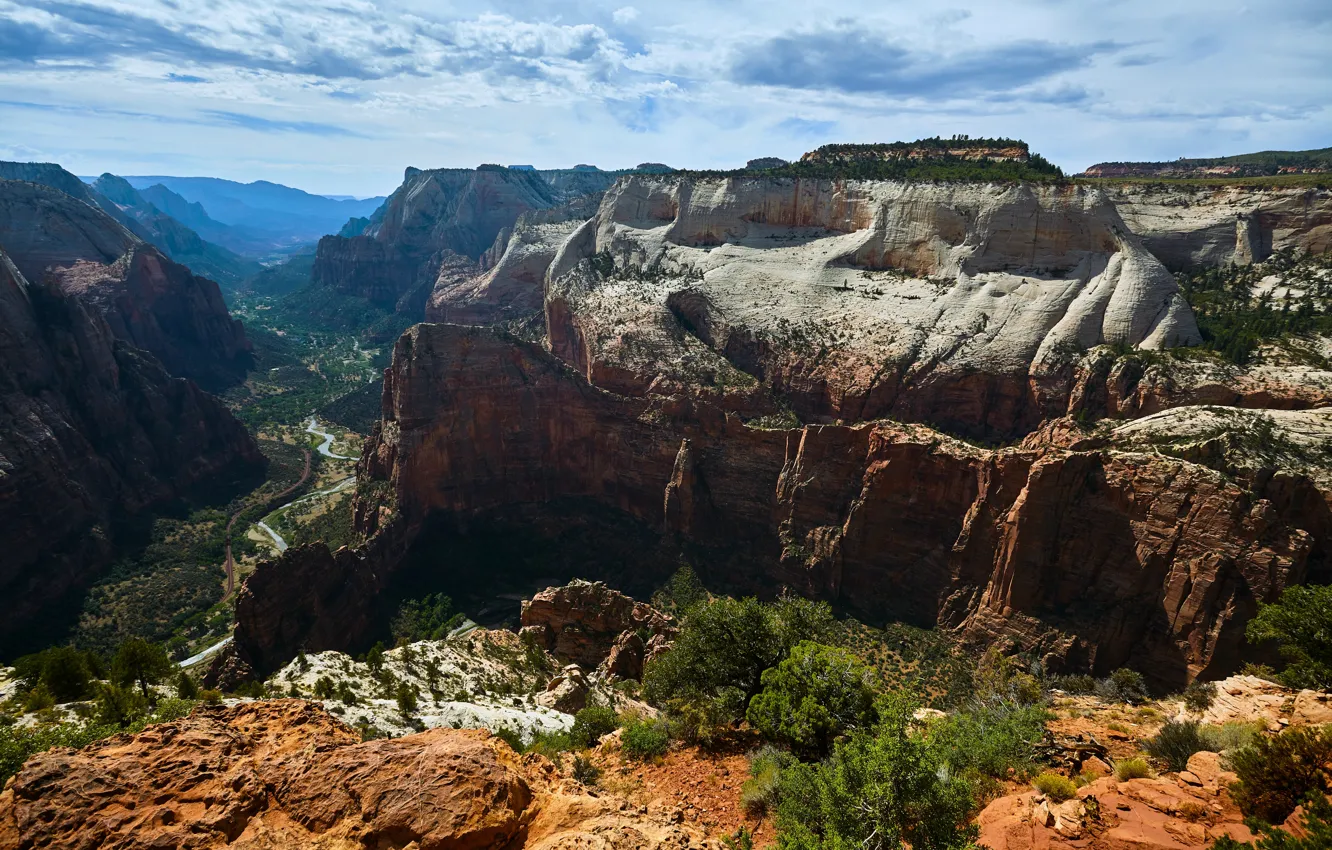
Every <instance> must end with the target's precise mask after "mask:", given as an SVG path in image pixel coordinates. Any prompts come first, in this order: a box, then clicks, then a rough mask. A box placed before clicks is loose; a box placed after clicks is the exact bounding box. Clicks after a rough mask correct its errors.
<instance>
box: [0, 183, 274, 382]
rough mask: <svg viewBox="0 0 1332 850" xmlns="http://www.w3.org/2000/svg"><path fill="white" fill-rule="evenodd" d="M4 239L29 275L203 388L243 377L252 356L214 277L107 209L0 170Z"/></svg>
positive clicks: (1, 238)
mask: <svg viewBox="0 0 1332 850" xmlns="http://www.w3.org/2000/svg"><path fill="white" fill-rule="evenodd" d="M0 247H2V248H3V249H4V250H5V251H6V253H7V254H8V255H9V256H10V257H11V259H12V261H13V263H14V265H15V266H16V267H17V268H18V270H19V271H20V272H21V273H22V274H23V275H24V276H25V277H26V278H28V280H30V281H33V282H42V281H44V280H47V279H49V280H51V281H52V282H53V283H54V285H55V286H58V287H59V288H61V289H63V290H64V291H66V292H68V293H69V294H71V295H73V296H74V297H76V298H78V299H79V300H81V301H82V302H83V303H85V304H87V305H89V306H90V307H93V308H95V309H96V310H97V311H98V312H100V313H101V314H102V316H103V317H104V318H105V319H106V321H107V322H108V324H109V325H110V327H111V329H112V331H113V332H114V333H115V334H116V335H117V337H119V338H120V339H123V340H124V341H126V342H128V343H130V344H131V345H133V346H135V347H137V348H141V349H143V350H144V351H147V352H149V353H151V354H152V355H153V356H155V357H157V359H158V360H160V361H161V362H162V365H163V366H165V367H166V369H167V371H169V372H171V373H172V374H174V375H179V376H182V377H187V378H192V379H194V380H195V381H197V382H198V383H199V384H200V385H201V386H203V387H205V388H207V389H213V390H217V389H222V388H224V387H227V386H231V385H234V384H236V383H239V382H241V381H243V380H244V379H245V374H246V371H247V370H248V369H249V368H250V366H251V364H252V361H253V357H252V355H251V346H250V342H249V340H248V339H246V337H245V331H244V328H243V327H242V326H241V323H240V322H239V321H237V320H234V319H232V318H231V316H230V314H229V313H228V311H227V308H226V304H225V302H224V301H223V300H222V294H221V291H220V290H219V289H218V286H217V284H216V283H215V282H213V281H212V280H209V279H207V278H203V277H199V276H198V275H195V274H193V273H192V272H191V271H190V270H189V269H188V268H187V267H185V266H182V265H180V264H179V263H175V262H173V261H171V260H170V259H168V258H167V257H165V256H164V255H163V254H162V252H161V251H159V250H157V249H156V248H155V247H153V246H152V245H149V244H147V243H145V242H143V241H142V240H140V239H139V238H138V237H136V236H135V235H134V234H133V233H131V232H129V230H127V229H126V228H125V227H123V226H121V225H120V224H119V223H117V222H116V221H115V220H113V219H112V218H111V217H110V216H108V215H107V214H106V213H105V212H103V211H102V210H101V209H99V208H97V207H94V206H90V205H89V204H87V203H85V202H83V201H81V200H79V199H77V198H75V197H73V196H71V195H68V194H65V193H64V192H61V191H58V190H56V189H53V188H50V187H49V186H45V185H39V184H36V183H26V182H18V181H10V180H0Z"/></svg>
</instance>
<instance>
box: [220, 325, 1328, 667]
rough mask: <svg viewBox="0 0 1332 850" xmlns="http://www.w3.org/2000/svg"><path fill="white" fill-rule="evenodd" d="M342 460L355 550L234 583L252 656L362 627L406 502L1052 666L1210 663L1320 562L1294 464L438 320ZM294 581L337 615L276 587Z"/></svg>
mask: <svg viewBox="0 0 1332 850" xmlns="http://www.w3.org/2000/svg"><path fill="white" fill-rule="evenodd" d="M358 474H359V475H360V476H361V478H362V480H363V481H365V482H384V483H385V485H387V487H388V488H389V489H388V491H387V493H388V495H385V491H383V490H381V489H376V488H375V487H371V488H367V489H366V491H365V492H364V493H363V494H362V495H361V496H360V497H358V507H357V521H358V524H359V527H360V529H361V530H362V531H363V532H364V533H366V534H368V535H370V536H371V538H372V540H375V541H376V546H378V547H379V548H378V549H376V548H374V547H371V548H370V549H367V550H364V551H362V552H360V553H355V552H353V550H342V551H340V552H338V553H336V554H329V553H328V552H327V551H326V550H320V549H319V548H318V547H316V548H315V549H313V550H303V551H297V552H289V553H287V555H285V556H284V557H283V559H282V560H280V561H278V562H276V563H274V564H271V565H268V564H266V565H263V566H261V567H260V569H259V571H258V572H257V573H256V574H255V576H254V577H253V578H252V579H251V580H250V582H249V583H247V584H253V585H254V589H253V591H252V592H248V593H243V594H242V596H241V599H240V601H239V602H238V606H237V617H238V631H237V645H238V646H239V647H242V648H243V649H244V650H245V652H246V653H247V654H248V655H249V658H250V659H251V660H252V662H256V663H257V667H259V668H260V669H261V672H267V671H268V670H269V669H271V667H272V664H273V663H274V660H275V659H280V658H281V657H282V656H283V655H284V654H285V653H287V652H294V651H295V649H296V648H297V647H298V646H300V645H304V646H306V648H307V649H309V650H314V649H323V648H329V647H330V646H332V645H337V644H339V643H341V642H345V641H347V640H349V639H353V636H352V634H351V632H352V631H356V630H362V629H365V628H368V623H367V620H368V614H367V612H368V611H369V610H370V606H372V605H373V604H374V603H373V599H374V597H375V594H376V592H377V587H376V586H374V585H373V584H365V585H363V582H371V581H372V578H371V577H373V581H374V582H378V583H379V584H380V586H382V583H383V582H384V581H386V580H388V574H389V573H391V571H392V569H393V568H394V565H395V563H396V561H395V553H400V552H401V551H404V550H405V548H406V547H407V546H408V545H410V542H411V540H412V539H413V537H414V536H415V535H416V534H418V533H419V532H420V531H421V530H422V529H424V528H426V527H428V526H429V525H430V524H431V523H432V522H437V521H439V520H440V519H441V518H447V517H454V518H459V517H462V518H465V517H471V516H482V515H484V514H485V513H486V512H487V511H492V510H496V509H502V508H505V507H508V506H512V505H515V504H523V503H530V504H541V503H548V502H551V501H554V500H557V499H563V498H568V497H579V498H584V499H591V500H594V501H597V502H599V503H601V504H604V505H606V506H608V507H612V508H614V509H616V510H619V511H622V512H624V513H627V514H629V515H631V516H633V517H635V518H637V519H638V520H640V521H641V522H642V523H644V524H646V525H648V526H650V527H653V528H657V529H660V530H661V533H662V535H663V540H664V541H675V543H674V544H669V545H687V546H689V547H691V549H692V551H695V552H696V553H700V554H701V557H700V558H699V560H698V561H697V563H698V564H699V565H700V569H701V570H702V571H703V572H704V574H705V576H708V575H710V577H711V578H712V579H713V580H717V581H718V582H719V583H721V584H723V585H725V586H728V587H730V588H733V589H736V590H739V591H749V592H760V593H763V594H770V593H772V592H775V591H776V589H777V588H780V587H783V586H785V587H789V588H791V589H793V590H795V591H797V592H800V593H804V594H807V595H810V596H815V597H819V598H825V599H829V600H831V601H833V602H834V603H835V604H837V605H838V606H840V607H842V608H844V609H848V610H851V611H854V612H856V613H857V614H859V615H860V616H862V617H865V618H867V619H870V620H872V621H882V620H884V619H898V620H904V621H907V622H912V623H916V624H919V625H922V626H934V625H942V626H948V627H953V628H956V629H958V630H959V633H960V634H961V635H962V636H963V637H964V638H965V639H967V640H970V641H974V642H976V643H978V644H981V643H986V644H988V643H997V644H999V645H1002V646H1005V647H1006V648H1008V649H1009V650H1012V651H1018V650H1022V651H1028V652H1032V653H1035V654H1037V655H1038V656H1040V657H1042V658H1043V660H1044V661H1045V662H1046V663H1047V664H1049V665H1050V667H1051V669H1056V670H1058V669H1065V670H1081V669H1090V670H1093V671H1096V672H1098V673H1103V672H1106V671H1108V670H1111V669H1114V668H1116V667H1119V666H1121V665H1123V664H1126V663H1129V662H1132V663H1134V664H1135V665H1136V666H1139V667H1140V668H1141V669H1143V670H1144V671H1145V672H1147V673H1148V674H1149V675H1150V676H1151V677H1152V678H1154V679H1155V680H1157V681H1158V682H1160V683H1161V684H1165V685H1171V686H1178V685H1180V684H1183V682H1185V681H1186V680H1188V679H1190V678H1192V677H1193V676H1195V675H1199V674H1203V673H1206V674H1207V675H1209V676H1210V675H1213V674H1219V673H1224V672H1228V671H1229V670H1230V669H1232V668H1234V667H1235V666H1236V665H1237V664H1238V663H1239V661H1240V658H1241V648H1242V643H1243V639H1242V634H1243V625H1244V623H1245V622H1246V620H1247V618H1248V617H1249V616H1251V615H1252V613H1253V611H1254V610H1255V607H1256V604H1257V602H1259V601H1269V600H1271V599H1273V598H1275V596H1276V595H1278V594H1279V593H1280V590H1281V589H1282V588H1283V587H1285V586H1287V585H1289V584H1292V583H1298V582H1301V581H1303V580H1304V579H1305V577H1306V575H1307V574H1308V571H1309V570H1310V569H1311V564H1313V565H1314V567H1315V568H1318V569H1321V568H1322V567H1321V566H1320V565H1321V564H1322V563H1323V562H1324V560H1325V558H1326V552H1325V542H1324V540H1323V537H1322V535H1323V534H1324V532H1325V530H1326V528H1327V513H1328V508H1327V504H1326V502H1325V501H1324V499H1323V497H1322V495H1321V494H1320V492H1319V491H1318V489H1317V488H1316V487H1315V486H1314V485H1313V484H1312V483H1311V482H1310V481H1309V480H1308V479H1306V478H1303V477H1301V476H1298V475H1290V474H1278V475H1275V476H1268V477H1267V478H1265V479H1263V480H1261V481H1253V482H1248V483H1241V482H1235V481H1232V480H1229V479H1228V478H1227V477H1226V476H1224V475H1222V474H1220V473H1218V472H1215V471H1213V470H1211V469H1208V468H1206V467H1203V466H1199V465H1197V464H1193V463H1188V462H1185V461H1181V460H1176V459H1172V458H1167V457H1162V456H1159V455H1153V454H1144V453H1139V452H1132V451H1121V450H1117V449H1111V448H1101V449H1096V450H1084V451H1073V450H1068V449H1063V448H1058V447H1054V446H1048V445H1047V446H1043V447H1040V448H1015V449H1003V450H986V449H979V448H976V447H974V446H970V445H967V444H965V443H961V442H959V441H957V440H954V439H952V438H949V437H946V436H944V435H942V434H939V433H938V432H935V431H932V430H930V429H927V428H923V427H919V426H906V425H898V424H894V423H888V422H877V423H866V424H861V425H854V426H850V425H822V426H819V425H811V426H804V427H801V428H788V429H770V428H760V427H754V426H750V425H746V424H744V423H743V422H742V421H741V420H740V418H739V417H738V416H736V415H735V414H730V413H727V412H726V411H724V410H722V409H720V408H718V407H717V406H716V405H714V404H712V403H711V402H708V401H704V400H699V399H691V398H688V397H685V396H676V397H671V398H633V397H627V396H621V395H617V394H613V393H610V392H606V391H604V390H601V389H598V388H597V387H594V386H592V385H591V384H589V383H588V382H587V380H586V378H585V377H584V376H582V375H580V374H578V373H577V372H574V371H572V370H570V369H568V368H567V366H566V365H565V364H564V363H562V362H561V361H559V360H558V359H557V358H555V357H553V356H552V355H551V354H549V353H548V352H546V351H544V350H543V349H542V348H541V347H539V346H536V345H533V344H531V343H526V342H522V341H519V340H517V339H516V338H513V337H510V336H508V335H506V334H503V333H500V332H496V331H492V330H487V329H479V328H463V327H458V326H450V325H420V326H417V327H415V328H412V329H411V330H410V331H408V332H407V334H405V335H404V336H403V337H402V339H401V340H400V341H399V343H398V346H397V348H396V350H395V353H394V364H393V367H392V368H391V369H390V370H389V371H388V373H387V375H386V379H385V411H384V421H383V423H382V424H381V425H380V427H379V428H378V429H377V431H376V433H375V435H374V436H373V437H372V438H371V440H370V441H369V442H368V443H367V445H366V448H365V452H364V454H363V457H362V461H361V464H360V469H359V472H358ZM371 493H378V495H374V496H372V495H369V494H371ZM387 541H393V542H392V543H391V544H389V543H388V542H387ZM307 562H309V563H307ZM720 564H725V565H726V567H725V572H724V573H723V574H717V573H711V574H710V573H709V571H710V570H715V569H717V567H716V566H715V565H720ZM293 571H295V572H296V573H297V574H299V575H300V576H301V577H302V578H301V580H300V581H297V582H294V583H291V586H288V583H287V582H283V581H282V577H283V576H287V577H290V576H291V575H292V574H293ZM358 577H359V578H358ZM284 588H285V590H284ZM367 588H369V589H370V592H366V590H367ZM293 594H296V595H295V596H293ZM307 597H308V598H309V599H317V600H318V606H319V609H320V610H322V611H324V612H330V611H337V612H338V617H337V622H338V629H336V630H334V629H331V628H327V627H323V626H320V625H319V624H318V620H319V619H320V618H316V617H311V616H310V611H309V610H307V609H310V607H311V604H310V603H309V602H308V601H307V602H306V603H304V604H293V602H294V601H295V600H296V599H298V598H300V599H306V598H307ZM298 612H299V613H298ZM302 623H304V627H302Z"/></svg>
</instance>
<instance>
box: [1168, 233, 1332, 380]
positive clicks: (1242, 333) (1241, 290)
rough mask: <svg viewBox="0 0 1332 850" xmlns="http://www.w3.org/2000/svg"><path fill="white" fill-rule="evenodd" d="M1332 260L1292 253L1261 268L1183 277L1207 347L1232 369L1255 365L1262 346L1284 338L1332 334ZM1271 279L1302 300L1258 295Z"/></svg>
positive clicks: (1219, 269)
mask: <svg viewBox="0 0 1332 850" xmlns="http://www.w3.org/2000/svg"><path fill="white" fill-rule="evenodd" d="M1329 269H1332V259H1329V258H1326V257H1320V256H1316V255H1310V256H1304V257H1296V255H1295V254H1294V252H1293V251H1290V250H1287V251H1282V252H1279V253H1276V254H1273V255H1272V256H1271V257H1269V258H1268V259H1267V260H1265V261H1264V262H1262V263H1256V264H1253V265H1247V266H1218V267H1215V268H1208V269H1200V270H1197V271H1192V272H1184V273H1181V274H1180V275H1178V280H1179V286H1180V290H1181V291H1182V292H1183V293H1184V297H1185V298H1186V299H1187V300H1188V302H1189V305H1190V306H1191V307H1193V313H1194V316H1195V317H1196V318H1197V320H1198V330H1199V332H1200V333H1201V334H1202V337H1203V347H1204V348H1207V349H1210V350H1212V351H1215V352H1217V353H1218V354H1220V355H1221V356H1223V357H1225V358H1226V359H1227V360H1230V361H1231V362H1233V363H1237V364H1240V365H1243V364H1245V363H1248V362H1249V361H1251V360H1252V359H1253V357H1254V354H1255V352H1256V351H1257V349H1258V347H1259V345H1261V344H1262V343H1264V342H1267V341H1270V340H1276V339H1280V338H1281V337H1284V336H1289V335H1298V334H1307V333H1322V334H1328V333H1332V313H1329V312H1328V306H1329V298H1332V276H1329V274H1328V270H1329ZM1268 275H1279V276H1280V277H1281V278H1282V280H1283V285H1285V286H1289V287H1293V288H1294V289H1296V290H1298V291H1299V292H1300V293H1302V294H1300V295H1298V296H1297V295H1294V294H1286V295H1284V296H1282V297H1281V298H1273V297H1272V296H1271V295H1266V294H1255V292H1256V290H1257V289H1258V285H1259V283H1260V282H1261V281H1262V280H1263V278H1265V277H1267V276H1268Z"/></svg>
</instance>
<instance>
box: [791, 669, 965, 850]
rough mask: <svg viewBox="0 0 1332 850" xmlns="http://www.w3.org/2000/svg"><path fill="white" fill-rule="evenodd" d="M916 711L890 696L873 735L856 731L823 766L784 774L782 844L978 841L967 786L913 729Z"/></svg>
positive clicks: (949, 845) (824, 849) (934, 845)
mask: <svg viewBox="0 0 1332 850" xmlns="http://www.w3.org/2000/svg"><path fill="white" fill-rule="evenodd" d="M915 707H916V706H915V704H914V702H913V701H911V700H910V699H908V698H906V697H905V696H903V695H901V694H892V695H890V696H888V697H887V698H885V699H884V701H883V702H882V703H880V706H879V723H878V724H877V725H876V726H875V728H874V731H873V732H872V733H870V732H855V733H853V734H852V735H851V738H850V739H849V740H848V741H845V742H840V743H838V744H837V745H836V747H835V748H834V750H833V754H832V756H831V757H830V758H828V759H827V760H826V761H823V762H820V763H818V764H803V763H799V762H797V763H794V764H792V765H790V766H789V767H788V768H787V769H786V770H784V771H783V772H782V783H781V792H780V793H781V800H780V802H779V803H778V807H777V834H778V845H779V846H780V847H782V848H784V850H796V848H799V849H800V850H815V848H817V850H841V848H858V847H881V848H897V847H901V846H902V845H903V844H909V845H910V846H911V847H912V848H913V850H953V848H960V847H963V846H965V845H966V844H967V842H968V841H969V840H971V839H972V838H973V837H974V836H975V828H974V827H972V826H970V825H969V824H968V820H969V817H970V815H971V814H972V812H973V810H974V806H975V804H974V800H973V795H972V788H971V785H970V784H969V783H967V782H966V781H964V780H962V779H960V778H958V777H957V776H955V775H953V774H951V773H950V772H949V771H948V770H947V767H946V765H945V763H944V762H943V760H942V758H941V756H940V754H939V752H938V751H937V750H936V749H935V748H934V747H931V746H930V744H929V742H927V741H926V740H924V739H923V738H922V737H921V736H920V735H919V734H918V733H916V732H915V731H913V727H914V725H915V724H914V723H913V721H912V711H913V710H914V709H915Z"/></svg>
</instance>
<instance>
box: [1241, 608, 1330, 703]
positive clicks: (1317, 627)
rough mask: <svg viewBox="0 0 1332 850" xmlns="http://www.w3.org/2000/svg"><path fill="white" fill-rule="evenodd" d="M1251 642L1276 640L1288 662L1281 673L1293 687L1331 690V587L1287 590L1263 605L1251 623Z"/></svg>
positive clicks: (1249, 636)
mask: <svg viewBox="0 0 1332 850" xmlns="http://www.w3.org/2000/svg"><path fill="white" fill-rule="evenodd" d="M1247 635H1248V638H1249V640H1251V641H1253V642H1255V643H1257V642H1259V641H1265V640H1275V641H1277V643H1278V644H1280V648H1281V654H1282V655H1283V656H1285V658H1286V659H1287V661H1288V662H1289V663H1288V665H1287V666H1286V669H1285V670H1283V671H1281V673H1279V674H1278V677H1279V678H1280V679H1281V683H1282V684H1284V685H1287V686H1289V687H1292V688H1313V689H1317V690H1326V689H1328V688H1332V586H1320V587H1288V588H1286V589H1285V590H1284V591H1282V593H1281V598H1280V599H1279V600H1278V601H1276V602H1274V603H1272V604H1270V605H1260V606H1259V608H1258V616H1257V617H1254V618H1253V620H1252V621H1250V622H1249V627H1248V631H1247Z"/></svg>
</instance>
